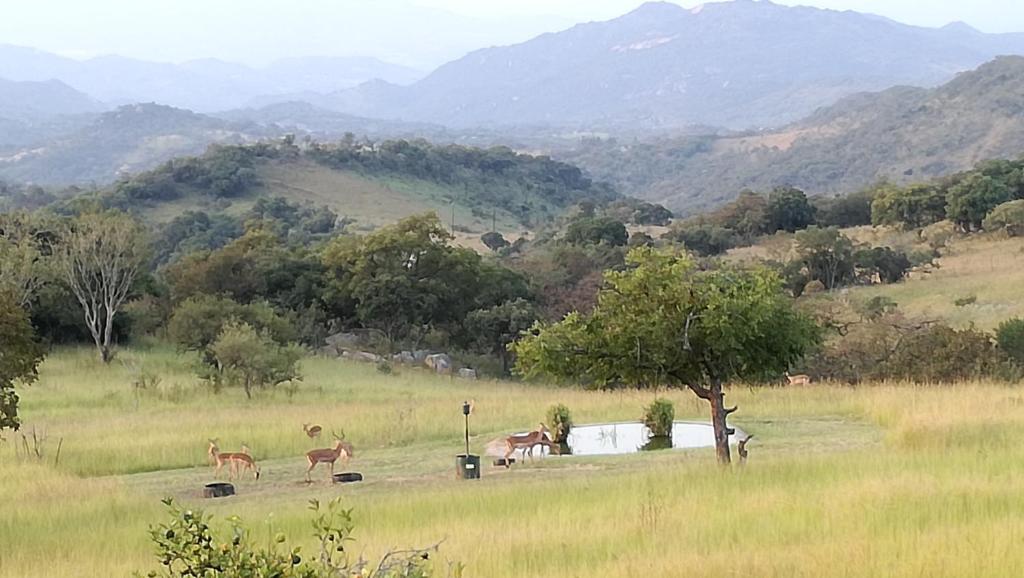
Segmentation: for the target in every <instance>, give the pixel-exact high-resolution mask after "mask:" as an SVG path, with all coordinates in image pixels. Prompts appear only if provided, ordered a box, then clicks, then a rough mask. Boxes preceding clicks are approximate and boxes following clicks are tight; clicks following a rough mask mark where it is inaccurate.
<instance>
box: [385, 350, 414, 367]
mask: <svg viewBox="0 0 1024 578" xmlns="http://www.w3.org/2000/svg"><path fill="white" fill-rule="evenodd" d="M391 361H393V362H394V363H403V364H405V365H413V364H414V363H416V358H415V357H414V356H413V354H412V352H411V351H402V352H400V353H396V354H394V355H392V356H391Z"/></svg>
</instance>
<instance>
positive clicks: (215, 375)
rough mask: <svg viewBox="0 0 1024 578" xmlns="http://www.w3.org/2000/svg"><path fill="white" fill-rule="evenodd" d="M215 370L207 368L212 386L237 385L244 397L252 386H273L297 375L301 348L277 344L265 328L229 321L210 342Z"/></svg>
mask: <svg viewBox="0 0 1024 578" xmlns="http://www.w3.org/2000/svg"><path fill="white" fill-rule="evenodd" d="M210 354H211V355H212V357H213V360H214V361H215V362H216V370H215V371H213V372H208V373H207V374H206V377H208V378H209V379H210V380H211V381H212V382H213V384H214V386H215V387H220V386H222V385H234V386H241V387H242V388H243V389H244V390H245V395H246V397H250V398H251V397H252V390H253V389H262V388H267V387H274V386H276V385H279V384H282V383H284V382H287V381H295V380H298V379H300V376H299V370H298V363H299V359H301V358H302V350H301V349H300V348H299V347H297V346H295V345H279V344H278V343H276V342H275V341H274V339H273V338H271V336H270V333H269V332H268V331H266V330H264V331H259V332H258V331H256V330H255V329H253V327H252V326H251V325H249V324H247V323H240V322H234V321H233V322H230V323H228V324H227V325H225V326H224V329H223V330H221V332H220V335H218V336H217V340H216V341H214V342H213V343H212V344H211V345H210Z"/></svg>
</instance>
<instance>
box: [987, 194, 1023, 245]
mask: <svg viewBox="0 0 1024 578" xmlns="http://www.w3.org/2000/svg"><path fill="white" fill-rule="evenodd" d="M981 226H982V228H983V229H985V230H986V231H1006V234H1007V235H1009V236H1011V237H1020V236H1022V235H1024V199H1021V200H1016V201H1010V202H1008V203H1003V204H1001V205H999V206H998V207H996V208H994V209H992V212H991V213H989V214H988V216H987V217H985V220H984V221H983V222H982V225H981Z"/></svg>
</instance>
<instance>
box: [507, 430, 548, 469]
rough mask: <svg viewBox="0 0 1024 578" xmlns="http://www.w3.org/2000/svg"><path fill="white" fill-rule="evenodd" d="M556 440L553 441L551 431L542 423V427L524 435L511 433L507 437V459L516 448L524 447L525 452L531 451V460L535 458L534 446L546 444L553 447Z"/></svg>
mask: <svg viewBox="0 0 1024 578" xmlns="http://www.w3.org/2000/svg"><path fill="white" fill-rule="evenodd" d="M552 444H554V442H552V441H551V437H550V431H548V428H547V426H546V425H544V424H540V429H538V430H535V431H532V432H530V433H527V434H522V435H510V436H508V437H507V438H505V459H508V458H509V457H510V456H511V455H512V454H514V453H515V451H516V450H518V449H522V450H523V452H524V454H525V452H526V451H527V450H529V452H530V460H531V461H532V460H533V448H534V446H539V445H546V446H548V447H550V448H553V447H554V446H553V445H552Z"/></svg>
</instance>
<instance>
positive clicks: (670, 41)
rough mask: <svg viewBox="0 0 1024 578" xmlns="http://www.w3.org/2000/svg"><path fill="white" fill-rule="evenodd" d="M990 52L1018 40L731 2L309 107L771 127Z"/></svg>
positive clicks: (652, 6)
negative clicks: (855, 96)
mask: <svg viewBox="0 0 1024 578" xmlns="http://www.w3.org/2000/svg"><path fill="white" fill-rule="evenodd" d="M1001 54H1024V34H996V35H993V34H983V33H981V32H978V31H976V30H973V29H971V28H970V27H968V26H966V25H963V24H958V25H952V26H947V27H945V28H942V29H929V28H919V27H914V26H907V25H903V24H899V23H897V22H893V21H891V20H887V19H884V18H881V17H877V16H871V15H865V14H859V13H856V12H836V11H831V10H820V9H816V8H805V7H796V8H790V7H785V6H780V5H776V4H773V3H771V2H767V1H754V0H736V1H734V2H720V3H710V4H706V5H703V6H701V7H698V8H695V9H692V10H686V9H684V8H681V7H680V6H678V5H675V4H670V3H665V2H653V3H648V4H645V5H643V6H641V7H640V8H638V9H636V10H635V11H633V12H630V13H629V14H626V15H624V16H622V17H620V18H616V19H614V20H611V21H608V22H595V23H588V24H580V25H577V26H574V27H573V28H571V29H569V30H566V31H564V32H559V33H554V34H544V35H542V36H540V37H538V38H535V39H533V40H530V41H528V42H525V43H522V44H517V45H514V46H506V47H500V48H488V49H484V50H478V51H476V52H473V53H471V54H469V55H467V56H465V57H464V58H461V59H459V60H456V61H454V62H451V63H449V64H446V65H444V66H442V67H440V68H439V69H437V70H436V71H434V72H433V73H431V74H430V75H428V76H427V77H425V78H424V79H422V80H420V81H418V82H416V83H414V84H412V85H410V86H408V87H394V86H386V85H381V84H380V83H373V84H370V85H364V86H361V87H358V88H356V89H352V90H349V91H344V92H341V93H338V94H335V95H333V96H332V98H331V99H327V100H325V101H323V102H321V103H320V104H322V105H324V106H329V107H332V108H336V109H337V110H341V111H344V112H349V113H353V114H357V115H362V116H373V117H384V118H403V119H406V120H417V121H430V122H436V123H440V124H446V125H450V126H458V127H467V126H475V125H487V124H493V125H522V124H555V125H569V126H574V125H575V126H580V127H588V128H594V127H602V128H606V129H615V128H622V127H633V128H635V127H644V128H648V129H665V128H673V127H681V126H686V125H708V126H723V127H729V128H738V129H745V128H752V127H753V128H756V127H769V126H779V125H781V124H784V123H786V122H790V121H793V120H796V119H798V118H801V117H802V116H804V115H806V114H808V113H810V112H811V111H813V110H815V109H816V108H818V107H820V106H824V105H827V104H831V103H833V102H835V101H836V100H838V99H839V98H841V97H843V96H846V95H849V94H852V93H855V92H861V91H868V90H881V89H884V88H888V87H890V86H893V85H898V84H910V85H917V86H931V85H935V84H938V83H941V82H944V81H946V80H949V79H950V78H952V76H953V75H954V74H955V73H957V72H960V71H963V70H968V69H971V68H974V67H976V66H978V65H980V64H981V63H983V62H985V61H987V60H989V59H991V58H993V57H995V56H997V55H1001Z"/></svg>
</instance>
